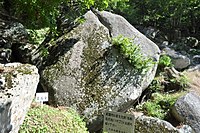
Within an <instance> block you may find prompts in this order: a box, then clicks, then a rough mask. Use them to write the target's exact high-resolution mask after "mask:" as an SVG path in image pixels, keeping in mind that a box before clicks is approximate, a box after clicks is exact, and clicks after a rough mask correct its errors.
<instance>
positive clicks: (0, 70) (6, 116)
mask: <svg viewBox="0 0 200 133" xmlns="http://www.w3.org/2000/svg"><path fill="white" fill-rule="evenodd" d="M38 82H39V74H38V70H37V68H36V67H35V66H32V65H28V64H20V63H10V64H6V65H2V64H0V133H8V132H9V133H17V132H18V130H19V127H20V125H21V124H22V123H23V120H24V118H25V115H26V112H27V110H28V108H29V106H30V104H31V102H32V100H33V98H34V96H35V92H36V88H37V84H38Z"/></svg>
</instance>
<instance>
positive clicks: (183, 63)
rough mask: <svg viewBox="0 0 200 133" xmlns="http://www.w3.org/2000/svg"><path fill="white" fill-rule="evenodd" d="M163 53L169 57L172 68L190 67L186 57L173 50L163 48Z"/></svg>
mask: <svg viewBox="0 0 200 133" xmlns="http://www.w3.org/2000/svg"><path fill="white" fill-rule="evenodd" d="M163 52H164V53H165V54H166V55H168V56H170V57H171V59H172V64H173V65H174V68H176V69H184V68H187V67H188V66H189V65H190V59H189V58H188V57H187V56H185V55H182V54H180V53H178V52H176V51H174V50H173V49H170V48H164V49H163Z"/></svg>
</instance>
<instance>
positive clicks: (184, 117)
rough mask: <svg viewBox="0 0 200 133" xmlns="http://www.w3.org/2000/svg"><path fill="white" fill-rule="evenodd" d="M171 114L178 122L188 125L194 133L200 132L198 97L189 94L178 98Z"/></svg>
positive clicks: (199, 99)
mask: <svg viewBox="0 0 200 133" xmlns="http://www.w3.org/2000/svg"><path fill="white" fill-rule="evenodd" d="M172 114H173V115H174V117H175V118H176V119H177V120H179V121H180V122H183V123H186V124H188V125H190V126H191V127H192V128H193V130H194V131H195V132H196V133H199V132H200V126H199V125H200V97H199V96H197V95H196V94H194V93H192V92H190V93H187V94H186V95H185V96H183V97H181V98H179V99H178V100H177V102H176V103H175V105H174V107H173V110H172Z"/></svg>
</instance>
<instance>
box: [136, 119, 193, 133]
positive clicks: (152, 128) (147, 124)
mask: <svg viewBox="0 0 200 133" xmlns="http://www.w3.org/2000/svg"><path fill="white" fill-rule="evenodd" d="M135 133H193V130H192V128H191V127H190V126H188V125H182V126H181V128H179V129H178V128H175V127H174V126H172V125H171V124H170V123H169V122H167V121H164V120H160V119H158V118H154V117H148V116H138V117H136V120H135Z"/></svg>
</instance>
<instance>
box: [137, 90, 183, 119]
mask: <svg viewBox="0 0 200 133" xmlns="http://www.w3.org/2000/svg"><path fill="white" fill-rule="evenodd" d="M183 94H184V92H182V93H180V92H178V93H174V94H161V93H153V94H152V96H151V99H149V100H148V101H147V102H145V103H143V104H142V105H138V106H137V107H136V109H137V110H140V111H141V110H142V111H143V112H144V113H145V114H146V115H148V116H152V117H157V118H160V119H165V118H166V117H167V114H168V113H169V111H170V108H171V107H172V106H173V105H174V103H175V102H176V100H177V99H178V98H179V97H181V96H182V95H183Z"/></svg>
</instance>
